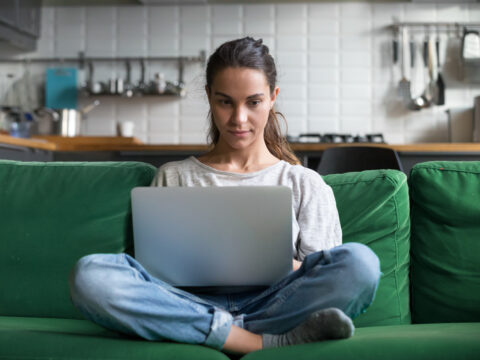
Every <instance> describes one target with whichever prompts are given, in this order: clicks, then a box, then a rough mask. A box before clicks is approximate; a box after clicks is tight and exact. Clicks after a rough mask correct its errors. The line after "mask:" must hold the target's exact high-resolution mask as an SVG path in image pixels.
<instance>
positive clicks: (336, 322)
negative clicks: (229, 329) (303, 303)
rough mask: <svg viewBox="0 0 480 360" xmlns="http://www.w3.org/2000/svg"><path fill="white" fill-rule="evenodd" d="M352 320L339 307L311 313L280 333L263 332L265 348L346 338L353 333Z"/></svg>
mask: <svg viewBox="0 0 480 360" xmlns="http://www.w3.org/2000/svg"><path fill="white" fill-rule="evenodd" d="M354 330H355V328H354V326H353V323H352V320H351V319H350V318H349V317H348V316H347V315H345V313H344V312H343V311H342V310H340V309H337V308H328V309H324V310H320V311H317V312H315V313H313V314H311V315H310V316H309V317H308V318H307V320H305V321H304V322H303V323H301V324H300V325H299V326H297V327H296V328H294V329H292V330H290V331H288V332H286V333H284V334H280V335H271V334H263V335H262V343H263V348H264V349H266V348H272V347H279V346H287V345H295V344H303V343H309V342H316V341H322V340H330V339H346V338H349V337H350V336H352V335H353V332H354Z"/></svg>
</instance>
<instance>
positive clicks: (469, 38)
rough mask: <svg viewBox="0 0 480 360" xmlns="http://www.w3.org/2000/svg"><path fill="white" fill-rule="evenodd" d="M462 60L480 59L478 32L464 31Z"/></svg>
mask: <svg viewBox="0 0 480 360" xmlns="http://www.w3.org/2000/svg"><path fill="white" fill-rule="evenodd" d="M461 49H462V59H463V60H472V59H480V35H479V33H478V31H475V30H467V28H464V29H463V38H462V48H461Z"/></svg>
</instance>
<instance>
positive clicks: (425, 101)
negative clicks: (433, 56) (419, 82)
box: [413, 39, 431, 109]
mask: <svg viewBox="0 0 480 360" xmlns="http://www.w3.org/2000/svg"><path fill="white" fill-rule="evenodd" d="M422 62H423V68H422V70H423V81H424V83H425V89H424V90H423V93H422V95H420V96H418V97H417V98H415V99H413V102H414V103H415V105H416V106H418V107H420V108H422V109H424V108H427V107H429V106H430V101H431V95H430V92H429V86H428V85H429V74H428V39H425V41H424V42H423V48H422ZM425 79H427V81H425Z"/></svg>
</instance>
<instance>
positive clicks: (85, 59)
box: [0, 50, 206, 68]
mask: <svg viewBox="0 0 480 360" xmlns="http://www.w3.org/2000/svg"><path fill="white" fill-rule="evenodd" d="M142 60H143V61H179V62H201V63H205V61H206V53H205V51H204V50H202V51H200V54H199V55H198V56H120V57H109V56H88V57H87V56H85V54H84V53H83V52H79V53H78V57H48V58H47V57H23V58H14V59H9V58H0V63H25V62H26V63H40V62H46V63H48V62H52V63H64V62H77V63H79V64H80V68H83V67H84V66H85V63H86V62H89V61H92V62H97V61H114V62H117V61H118V62H124V61H142Z"/></svg>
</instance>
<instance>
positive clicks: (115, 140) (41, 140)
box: [0, 134, 480, 152]
mask: <svg viewBox="0 0 480 360" xmlns="http://www.w3.org/2000/svg"><path fill="white" fill-rule="evenodd" d="M0 144H6V145H14V146H25V147H29V148H34V149H42V150H50V151H187V152H188V151H195V152H196V151H207V150H208V145H201V144H198V145H195V144H192V145H187V144H185V145H173V144H172V145H154V144H144V143H142V142H141V141H140V140H138V139H137V138H135V137H102V136H78V137H74V138H67V137H61V136H53V135H52V136H35V137H32V138H29V139H22V138H15V137H11V136H9V135H2V134H0ZM336 146H379V147H387V148H391V149H395V150H396V151H398V152H480V143H424V144H408V145H395V144H375V143H353V144H325V143H295V144H291V147H292V150H294V151H322V150H325V149H326V148H329V147H336Z"/></svg>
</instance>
